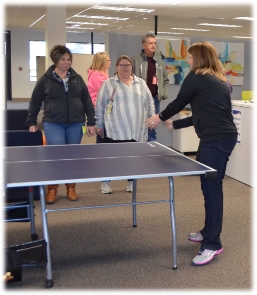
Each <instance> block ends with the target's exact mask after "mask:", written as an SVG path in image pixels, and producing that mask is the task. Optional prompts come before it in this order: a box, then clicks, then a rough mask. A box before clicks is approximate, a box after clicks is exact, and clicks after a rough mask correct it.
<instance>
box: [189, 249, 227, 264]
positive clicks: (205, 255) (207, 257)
mask: <svg viewBox="0 0 257 295" xmlns="http://www.w3.org/2000/svg"><path fill="white" fill-rule="evenodd" d="M222 251H223V248H221V249H219V250H208V249H202V250H200V251H199V253H198V254H197V255H196V256H195V258H194V259H193V260H192V264H194V265H204V264H206V263H209V262H210V261H211V260H212V259H213V258H214V257H215V256H216V255H219V254H220V253H221V252H222Z"/></svg>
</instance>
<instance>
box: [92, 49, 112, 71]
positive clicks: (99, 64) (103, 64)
mask: <svg viewBox="0 0 257 295" xmlns="http://www.w3.org/2000/svg"><path fill="white" fill-rule="evenodd" d="M108 59H109V55H108V53H107V52H98V53H96V54H95V55H94V57H93V61H92V64H91V66H90V68H89V69H91V70H97V71H103V72H104V71H106V69H107V65H108Z"/></svg>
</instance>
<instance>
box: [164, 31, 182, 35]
mask: <svg viewBox="0 0 257 295" xmlns="http://www.w3.org/2000/svg"><path fill="white" fill-rule="evenodd" d="M158 34H169V35H184V33H173V32H158Z"/></svg>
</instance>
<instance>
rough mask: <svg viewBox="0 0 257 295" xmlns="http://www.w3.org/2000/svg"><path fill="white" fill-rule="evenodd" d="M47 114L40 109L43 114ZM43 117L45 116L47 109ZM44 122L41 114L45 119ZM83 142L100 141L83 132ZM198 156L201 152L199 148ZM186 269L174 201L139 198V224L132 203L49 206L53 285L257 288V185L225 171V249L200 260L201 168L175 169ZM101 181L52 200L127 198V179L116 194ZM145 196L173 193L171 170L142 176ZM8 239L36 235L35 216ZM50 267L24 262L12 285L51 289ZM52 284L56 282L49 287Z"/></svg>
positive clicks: (13, 228) (10, 228) (10, 226)
mask: <svg viewBox="0 0 257 295" xmlns="http://www.w3.org/2000/svg"><path fill="white" fill-rule="evenodd" d="M39 117H40V116H39ZM40 118H41V117H40ZM39 124H40V120H39ZM82 143H84V144H90V143H95V136H93V137H91V138H88V137H87V136H86V135H85V136H83V140H82ZM192 157H194V156H192ZM174 184H175V212H176V222H177V224H176V225H177V246H178V260H177V264H178V269H177V270H173V269H172V252H171V251H172V250H171V224H170V213H169V204H167V203H166V204H165V203H164V204H153V205H139V206H137V227H135V228H133V227H132V209H131V207H116V208H103V209H89V210H77V211H65V212H53V213H49V214H48V224H49V232H50V242H51V257H52V271H53V280H54V286H53V288H52V289H51V291H58V290H59V291H60V290H62V291H65V290H76V291H82V290H84V291H92V290H93V291H103V290H119V291H123V290H148V291H150V290H151V291H156V290H163V291H164V290H165V291H175V290H177V291H207V290H208V291H210V290H212V291H224V290H226V291H227V290H231V291H250V290H252V288H253V260H252V259H253V258H252V255H251V253H252V242H253V241H252V234H251V232H252V225H251V224H252V203H253V201H252V198H253V196H252V194H253V189H252V188H251V187H249V186H247V185H245V184H243V183H241V182H238V181H236V180H234V179H232V178H230V177H227V176H226V177H225V179H224V221H223V231H222V234H221V239H222V243H223V248H224V251H223V252H222V253H221V254H220V255H219V256H217V257H215V258H214V260H213V261H211V263H210V264H207V265H204V266H201V267H195V266H192V265H191V260H192V258H193V257H194V256H195V255H196V254H197V252H198V250H199V244H198V243H193V242H190V241H188V240H187V236H188V233H189V232H192V231H196V230H200V229H201V227H202V226H203V222H204V204H203V197H202V193H201V188H200V181H199V177H198V176H192V177H188V176H184V177H174ZM100 185H101V183H99V182H97V183H85V184H78V185H77V189H76V191H77V194H78V195H79V200H78V201H77V202H69V201H68V200H67V197H66V190H65V186H64V185H61V186H60V187H59V189H58V199H57V203H56V204H54V205H48V208H56V207H61V208H65V207H69V206H71V207H72V206H73V207H77V206H82V205H85V206H90V205H93V204H107V203H118V202H122V203H126V202H129V201H130V200H131V193H127V192H125V187H126V181H113V182H112V188H113V190H114V193H113V194H112V195H103V194H101V192H100ZM137 188H138V193H137V199H138V201H144V200H154V199H155V198H156V197H157V198H158V199H166V198H168V194H169V186H168V179H167V178H155V179H148V180H143V179H140V180H138V181H137ZM39 208H40V203H39V201H36V202H35V214H36V216H35V221H36V230H37V233H38V234H39V239H41V238H42V237H43V233H42V221H41V214H40V210H39ZM4 228H5V245H15V244H21V243H26V242H29V241H30V224H29V223H5V227H4ZM45 279H46V272H45V267H24V268H23V280H22V281H21V282H15V283H11V284H9V285H8V286H7V287H6V289H5V290H6V291H9V292H10V291H29V290H31V291H34V290H46V289H45V287H44V283H45ZM47 291H48V292H49V291H50V289H47Z"/></svg>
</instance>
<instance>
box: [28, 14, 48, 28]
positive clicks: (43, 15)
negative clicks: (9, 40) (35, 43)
mask: <svg viewBox="0 0 257 295" xmlns="http://www.w3.org/2000/svg"><path fill="white" fill-rule="evenodd" d="M43 17H45V14H44V15H42V16H41V17H40V18H39V19H37V20H36V21H35V22H34V23H33V24H31V25H30V26H29V28H31V27H32V26H34V24H36V23H37V22H39V21H40V20H41V19H42V18H43Z"/></svg>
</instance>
